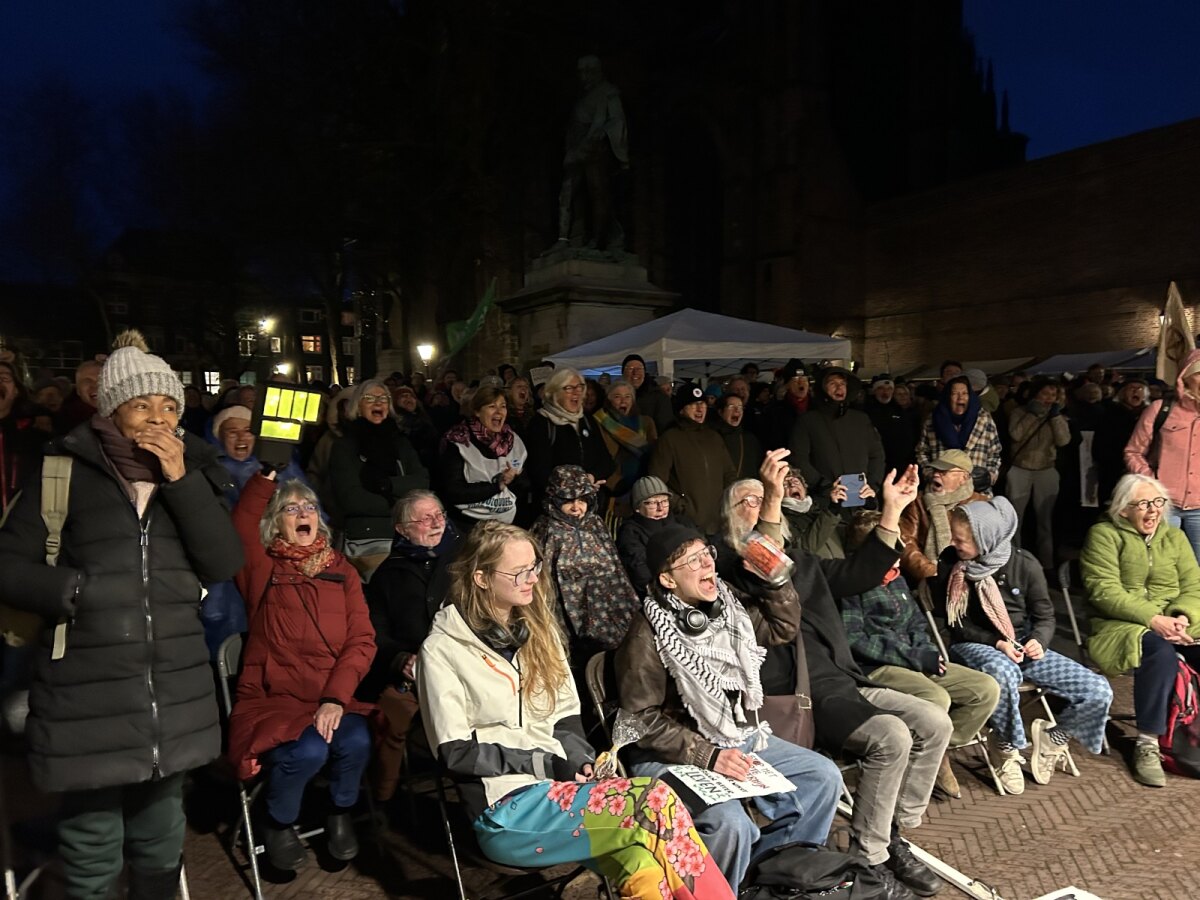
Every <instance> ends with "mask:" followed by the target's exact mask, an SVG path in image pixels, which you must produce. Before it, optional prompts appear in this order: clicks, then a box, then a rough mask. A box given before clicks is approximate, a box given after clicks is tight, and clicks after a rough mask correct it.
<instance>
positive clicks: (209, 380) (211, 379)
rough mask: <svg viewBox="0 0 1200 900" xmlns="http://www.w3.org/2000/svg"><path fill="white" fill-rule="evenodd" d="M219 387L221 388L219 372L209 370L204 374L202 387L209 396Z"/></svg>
mask: <svg viewBox="0 0 1200 900" xmlns="http://www.w3.org/2000/svg"><path fill="white" fill-rule="evenodd" d="M220 386H221V373H220V372H217V371H214V370H209V371H206V372H205V373H204V387H205V388H206V389H207V390H208V392H209V393H210V394H211V393H215V392H216V390H217V389H218V388H219V387H220Z"/></svg>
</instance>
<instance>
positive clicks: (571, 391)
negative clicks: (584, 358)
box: [563, 384, 583, 394]
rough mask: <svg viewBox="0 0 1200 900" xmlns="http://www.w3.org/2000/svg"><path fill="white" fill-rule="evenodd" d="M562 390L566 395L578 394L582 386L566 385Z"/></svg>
mask: <svg viewBox="0 0 1200 900" xmlns="http://www.w3.org/2000/svg"><path fill="white" fill-rule="evenodd" d="M563 390H564V391H565V392H566V393H568V394H578V393H579V392H580V391H582V390H583V385H582V384H568V385H567V386H566V387H564V388H563Z"/></svg>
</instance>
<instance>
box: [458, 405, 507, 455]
mask: <svg viewBox="0 0 1200 900" xmlns="http://www.w3.org/2000/svg"><path fill="white" fill-rule="evenodd" d="M515 438H516V433H515V432H514V431H513V430H512V428H510V427H509V425H508V422H505V423H504V427H503V428H501V429H500V430H499V431H498V432H495V431H488V430H487V429H486V428H484V427H483V423H482V422H480V421H479V418H478V417H477V416H472V417H471V421H469V422H459V423H458V424H457V425H455V426H453V427H452V428H451V429H450V430H449V431H447V432H446V434H445V436H444V437H443V438H442V442H443V443H442V446H443V448H445V446H446V445H448V444H467V443H470V442H471V441H472V440H474V441H475V443H476V444H478V445H479V446H480V447H484V448H486V449H487V450H488V452H490V453H492V454H493V455H494V456H495V457H496V459H499V458H500V457H501V456H508V454H509V453H511V452H512V448H513V440H514V439H515Z"/></svg>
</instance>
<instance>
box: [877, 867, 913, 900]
mask: <svg viewBox="0 0 1200 900" xmlns="http://www.w3.org/2000/svg"><path fill="white" fill-rule="evenodd" d="M889 862H890V860H889ZM871 870H872V871H873V872H874V873H875V875H876V876H877V877H878V878H879V884H880V886H881V887H882V888H883V894H881V895H880V896H881V900H916V896H917V895H916V894H914V893H913V892H912V891H910V890H909V889H908V885H906V884H905V883H904V882H903V881H899V880H898V879H897V878H896V876H895V874H894V873H893V872H892V870H891V869H889V868H888V864H887V863H886V862H881V863H880V864H879V865H877V866H871Z"/></svg>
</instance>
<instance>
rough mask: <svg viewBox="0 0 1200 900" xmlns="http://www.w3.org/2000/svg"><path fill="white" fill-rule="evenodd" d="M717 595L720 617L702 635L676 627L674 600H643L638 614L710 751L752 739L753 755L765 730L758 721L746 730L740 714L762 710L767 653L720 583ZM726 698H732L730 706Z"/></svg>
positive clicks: (738, 605) (763, 739)
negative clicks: (761, 676) (761, 672)
mask: <svg viewBox="0 0 1200 900" xmlns="http://www.w3.org/2000/svg"><path fill="white" fill-rule="evenodd" d="M717 591H718V595H719V596H720V598H721V605H722V609H721V614H720V615H718V616H715V617H714V618H712V619H711V620H710V622H709V625H708V628H707V629H706V630H705V632H704V634H703V635H690V634H688V633H687V632H685V631H683V630H682V629H681V628H680V627H679V622H678V620H677V618H676V615H675V612H676V611H678V610H682V609H683V608H684V606H685V604H684V602H683V601H682V600H680V599H679V598H678V597H676V596H675V595H674V594H667V595H666V598H665V600H664V601H659V600H656V599H655V598H653V597H647V598H645V600H643V608H644V609H645V612H646V619H647V620H648V621H649V622H650V627H651V629H652V630H653V631H654V646H655V648H656V649H657V650H658V657H659V659H661V660H662V664H663V666H664V667H665V668H666V670H667V674H669V675H670V676H671V677H672V678H673V679H675V686H676V687H677V688H678V690H679V696H680V697H681V698H682V699H683V705H684V707H685V708H686V709H687V711H688V712H689V713H691V715H692V718H694V719H695V720H696V725H697V728H698V730H699V732H700V735H701V736H702V737H703V738H704V739H705V740H706V741H709V742H711V743H712V744H713V745H714V746H717V747H721V748H728V747H738V746H741V745H742V744H744V743H745V742H746V741H747V740H748V739H749V738H750V737H752V736H754V735H755V734H757V735H758V740H757V741H756V742H755V746H754V749H755V750H760V749H762V748H763V747H765V746H766V743H767V736H768V735H769V734H770V733H771V730H770V726H769V725H768V724H767V723H766V722H765V721H762V720H760V721H759V724H758V725H757V726H756V725H751V724H750V723H749V722H747V721H746V716H745V713H744V712H743V709H751V710H756V709H759V708H760V707H761V706H762V702H763V689H762V682H761V680H760V679H759V670H760V669H761V668H762V664H763V660H764V659H765V658H766V656H767V651H766V649H765V648H763V647H760V646H759V645H758V641H757V640H756V639H755V637H754V624H753V623H752V622H751V621H750V616H749V615H748V614H747V613H746V610H745V609H744V608H743V607H742V604H741V603H740V602H738V599H737V598H736V597H734V596H733V592H732V591H730V590H729V587H728V586H727V585H726V584H725V582H723V581H721V580H720V579H719V578H718V579H717ZM664 602H665V604H666V606H665V607H664V605H663V604H664ZM730 694H734V695H735V696H734V697H733V698H732V700H731V698H730ZM739 701H740V702H739Z"/></svg>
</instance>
